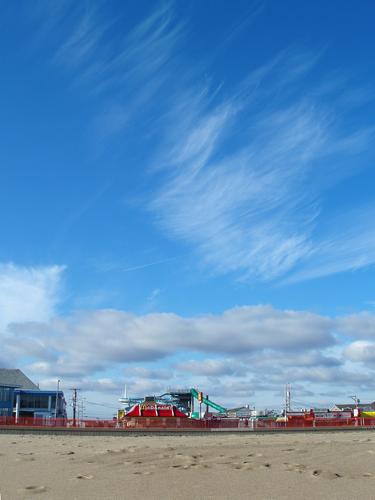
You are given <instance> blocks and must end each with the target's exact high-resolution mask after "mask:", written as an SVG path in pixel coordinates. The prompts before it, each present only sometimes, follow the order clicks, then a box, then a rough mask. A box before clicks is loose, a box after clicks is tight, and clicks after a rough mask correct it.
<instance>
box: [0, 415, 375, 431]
mask: <svg viewBox="0 0 375 500" xmlns="http://www.w3.org/2000/svg"><path fill="white" fill-rule="evenodd" d="M372 426H375V418H362V417H359V418H348V419H325V420H323V419H303V418H296V419H290V420H288V421H287V422H278V421H276V420H274V419H258V420H251V419H238V418H214V419H207V420H194V419H190V418H180V417H132V418H128V419H126V418H125V419H124V420H122V421H117V420H78V419H77V420H75V421H74V420H72V419H45V418H32V417H19V418H18V419H16V418H15V417H0V427H1V428H10V427H12V428H31V427H34V428H39V429H40V428H42V429H51V430H52V429H74V428H76V429H88V430H89V429H91V430H95V429H112V430H118V431H126V430H129V431H130V430H137V429H139V430H141V429H149V430H152V429H157V430H163V429H165V430H168V429H174V430H177V431H178V430H179V429H180V430H184V429H186V430H207V431H209V430H214V429H223V430H225V429H227V430H249V431H257V430H259V431H261V430H264V431H267V430H277V429H279V430H282V429H303V428H306V429H307V428H310V429H312V428H327V427H330V428H343V427H345V428H353V429H355V428H358V427H361V428H363V427H372Z"/></svg>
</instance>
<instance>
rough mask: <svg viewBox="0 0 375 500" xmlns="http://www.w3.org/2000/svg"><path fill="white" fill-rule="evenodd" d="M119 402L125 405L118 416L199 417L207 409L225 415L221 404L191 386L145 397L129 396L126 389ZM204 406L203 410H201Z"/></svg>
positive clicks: (207, 412) (224, 409)
mask: <svg viewBox="0 0 375 500" xmlns="http://www.w3.org/2000/svg"><path fill="white" fill-rule="evenodd" d="M195 400H197V401H198V405H199V411H194V408H195ZM119 402H120V403H121V404H123V405H124V406H125V408H124V409H121V410H119V411H118V418H120V419H121V418H123V417H125V416H126V417H172V416H179V417H190V418H193V419H201V418H202V417H203V416H204V415H208V414H209V409H212V410H215V411H216V412H217V413H218V414H219V415H221V416H224V415H226V412H227V409H226V408H224V406H221V405H219V404H217V403H215V402H214V401H212V400H211V399H209V397H208V396H204V395H203V392H201V391H199V390H197V389H195V388H191V389H182V390H177V389H175V390H173V389H170V390H169V391H168V392H166V393H164V394H162V395H160V396H146V397H145V398H129V397H127V391H126V390H125V394H124V396H123V397H122V398H120V399H119ZM202 405H204V406H205V412H204V411H203V410H202Z"/></svg>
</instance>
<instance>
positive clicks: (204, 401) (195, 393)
mask: <svg viewBox="0 0 375 500" xmlns="http://www.w3.org/2000/svg"><path fill="white" fill-rule="evenodd" d="M190 391H191V394H192V395H193V396H194V397H195V399H198V394H199V393H198V391H197V390H196V389H190ZM202 404H205V405H207V406H210V407H211V408H213V409H214V410H216V411H218V412H219V413H225V412H226V411H227V409H226V408H224V407H223V406H220V405H218V404H217V403H214V402H213V401H211V400H210V399H207V398H205V397H204V396H203V399H202Z"/></svg>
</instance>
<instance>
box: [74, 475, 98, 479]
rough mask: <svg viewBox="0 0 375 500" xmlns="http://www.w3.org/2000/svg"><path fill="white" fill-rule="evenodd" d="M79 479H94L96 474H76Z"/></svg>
mask: <svg viewBox="0 0 375 500" xmlns="http://www.w3.org/2000/svg"><path fill="white" fill-rule="evenodd" d="M76 478H77V479H94V476H92V475H91V474H78V476H76Z"/></svg>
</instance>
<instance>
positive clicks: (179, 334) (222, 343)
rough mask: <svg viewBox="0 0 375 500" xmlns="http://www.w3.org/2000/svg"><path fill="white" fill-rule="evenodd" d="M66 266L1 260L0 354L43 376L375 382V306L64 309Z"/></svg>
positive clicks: (255, 383) (104, 383)
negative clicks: (333, 313) (331, 312)
mask: <svg viewBox="0 0 375 500" xmlns="http://www.w3.org/2000/svg"><path fill="white" fill-rule="evenodd" d="M62 271H63V267H59V266H52V267H45V268H23V267H17V266H14V265H12V264H9V265H3V266H0V309H1V311H4V315H3V317H2V320H3V324H2V328H1V330H0V335H1V337H2V343H3V349H2V359H1V360H0V361H1V363H2V365H6V364H9V363H11V364H12V365H13V366H22V367H23V368H24V369H26V371H27V372H28V374H30V375H31V376H33V377H34V378H35V379H36V380H38V381H40V382H41V383H42V386H43V384H44V386H51V385H53V383H54V381H55V380H56V379H57V378H60V379H63V380H65V381H66V383H69V384H70V383H71V384H77V385H79V386H81V387H82V388H84V389H86V390H88V391H94V390H95V391H96V392H97V391H103V392H108V391H113V392H117V393H119V391H120V390H121V386H122V383H123V382H124V381H128V382H129V383H130V384H131V385H132V387H133V391H135V390H137V391H140V392H141V393H143V392H145V391H151V392H160V391H163V390H165V389H166V388H167V387H168V386H169V385H176V386H189V385H201V384H203V385H205V387H207V388H209V390H210V392H211V393H212V394H215V392H217V393H219V392H220V394H221V395H223V397H224V396H225V395H226V396H225V397H227V398H229V399H230V398H234V397H240V396H241V395H243V394H245V393H246V394H248V395H251V394H253V393H254V391H258V392H259V391H270V392H271V393H278V392H279V391H280V388H281V387H282V385H283V384H284V383H285V382H290V381H292V382H294V383H295V384H297V386H298V384H300V386H301V388H300V393H301V394H304V393H306V394H310V393H311V394H316V391H320V393H323V392H324V391H323V388H324V387H326V390H327V389H328V388H329V387H331V386H334V385H336V386H337V387H340V385H341V386H343V385H344V386H345V387H348V388H349V387H357V388H361V389H362V390H364V391H370V390H372V389H373V388H374V386H375V384H374V382H373V380H375V379H374V372H373V361H374V360H375V315H374V314H371V313H369V312H363V313H358V314H352V315H349V316H342V317H330V316H323V315H319V314H316V313H311V312H309V311H294V310H281V309H276V308H274V307H272V306H270V305H248V306H241V307H234V308H231V309H228V310H226V311H224V312H223V313H221V314H202V315H199V316H189V317H184V316H180V315H177V314H174V313H153V314H143V315H139V314H138V315H137V314H133V313H131V312H128V311H121V310H114V309H102V310H91V311H81V312H76V313H73V314H71V315H61V314H60V315H59V314H58V312H57V310H56V301H57V297H58V296H59V290H60V289H61V274H62ZM5 313H6V314H5ZM302 387H304V389H302Z"/></svg>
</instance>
